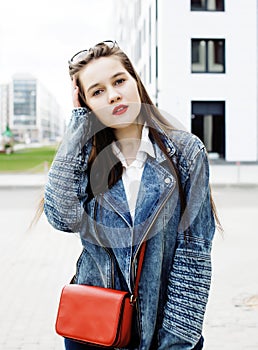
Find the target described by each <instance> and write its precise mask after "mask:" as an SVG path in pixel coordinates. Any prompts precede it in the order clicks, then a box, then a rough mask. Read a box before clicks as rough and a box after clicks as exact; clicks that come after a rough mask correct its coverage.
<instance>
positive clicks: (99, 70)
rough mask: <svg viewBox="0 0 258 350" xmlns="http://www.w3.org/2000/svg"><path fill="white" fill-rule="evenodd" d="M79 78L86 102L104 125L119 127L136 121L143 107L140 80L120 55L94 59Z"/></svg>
mask: <svg viewBox="0 0 258 350" xmlns="http://www.w3.org/2000/svg"><path fill="white" fill-rule="evenodd" d="M80 81H81V83H82V86H83V89H84V93H85V97H86V102H87V105H88V106H89V108H90V109H91V110H92V111H93V112H94V113H95V115H96V116H97V118H98V119H99V120H100V121H101V122H102V123H103V124H104V125H106V126H109V127H112V128H114V129H119V128H124V127H127V126H129V125H131V124H132V123H134V122H135V121H136V119H137V117H138V115H139V113H140V109H141V99H140V95H139V92H138V88H137V84H136V81H135V79H134V78H133V77H132V76H131V75H130V74H129V73H128V72H127V70H126V69H125V68H124V67H123V65H122V64H121V62H120V60H119V58H118V57H116V56H111V57H100V58H97V59H94V60H92V61H91V62H90V63H89V64H88V65H87V66H86V67H85V69H84V70H82V72H81V73H80Z"/></svg>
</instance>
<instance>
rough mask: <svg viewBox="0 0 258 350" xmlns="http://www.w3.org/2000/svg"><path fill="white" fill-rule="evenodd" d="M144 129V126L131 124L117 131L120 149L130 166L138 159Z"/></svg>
mask: <svg viewBox="0 0 258 350" xmlns="http://www.w3.org/2000/svg"><path fill="white" fill-rule="evenodd" d="M142 127H143V126H142V124H131V125H129V126H128V127H125V128H121V129H116V130H115V135H116V138H117V141H118V143H119V148H120V150H121V152H122V153H123V155H124V157H125V159H126V162H127V164H128V165H130V164H131V163H132V162H133V161H134V160H135V159H136V155H137V152H138V149H139V147H140V142H141V135H142Z"/></svg>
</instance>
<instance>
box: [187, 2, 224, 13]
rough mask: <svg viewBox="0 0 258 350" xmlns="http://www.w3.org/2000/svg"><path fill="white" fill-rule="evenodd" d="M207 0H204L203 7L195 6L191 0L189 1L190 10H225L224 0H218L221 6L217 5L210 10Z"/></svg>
mask: <svg viewBox="0 0 258 350" xmlns="http://www.w3.org/2000/svg"><path fill="white" fill-rule="evenodd" d="M208 1H209V0H205V4H204V7H203V8H202V7H197V6H196V5H195V4H194V3H193V1H191V3H190V7H191V11H201V12H203V11H209V12H224V11H225V0H220V1H221V2H222V4H221V7H220V6H218V7H217V8H216V9H215V10H210V9H209V8H208Z"/></svg>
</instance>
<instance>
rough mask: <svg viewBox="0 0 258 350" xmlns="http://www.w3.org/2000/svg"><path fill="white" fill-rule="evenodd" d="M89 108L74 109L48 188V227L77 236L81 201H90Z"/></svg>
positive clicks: (51, 171)
mask: <svg viewBox="0 0 258 350" xmlns="http://www.w3.org/2000/svg"><path fill="white" fill-rule="evenodd" d="M89 114H90V113H88V110H87V109H86V108H82V107H80V108H75V109H73V112H72V117H71V120H70V123H69V125H68V127H67V131H66V133H65V136H64V138H63V141H62V143H61V145H60V147H59V149H58V151H57V154H56V156H55V158H54V161H53V163H52V165H51V168H50V170H49V174H48V180H47V183H46V186H45V196H44V211H45V214H46V216H47V219H48V221H49V223H50V224H51V225H52V226H53V227H54V228H56V229H57V230H60V231H66V232H78V231H79V230H80V224H81V221H82V215H83V212H84V210H83V208H82V204H81V201H80V200H79V199H80V198H82V197H85V199H86V198H87V193H86V187H87V174H86V170H87V161H88V157H89V154H90V150H91V142H90V141H89V139H90V136H89V135H90V132H91V130H90V129H91V123H90V122H89V119H90V116H89Z"/></svg>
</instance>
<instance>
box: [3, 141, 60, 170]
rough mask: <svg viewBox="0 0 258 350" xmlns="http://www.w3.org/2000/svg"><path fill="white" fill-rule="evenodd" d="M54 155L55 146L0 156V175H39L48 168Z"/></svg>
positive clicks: (28, 149)
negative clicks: (19, 173) (7, 173)
mask: <svg viewBox="0 0 258 350" xmlns="http://www.w3.org/2000/svg"><path fill="white" fill-rule="evenodd" d="M55 153H56V147H55V146H44V147H40V148H26V149H22V150H19V151H16V152H14V153H11V154H2V153H1V154H0V173H6V172H9V173H12V172H13V173H15V172H28V173H41V172H43V171H45V170H46V165H47V166H48V167H49V166H50V164H51V162H52V160H53V158H54V155H55Z"/></svg>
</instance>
